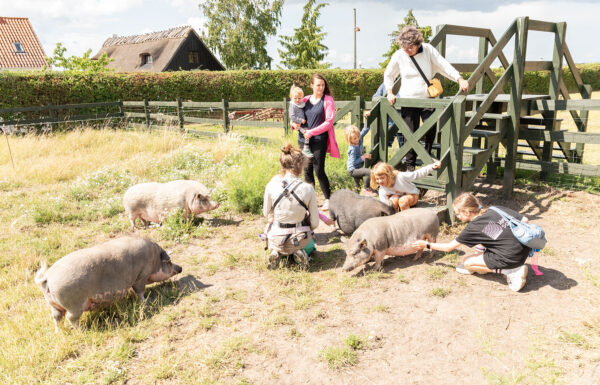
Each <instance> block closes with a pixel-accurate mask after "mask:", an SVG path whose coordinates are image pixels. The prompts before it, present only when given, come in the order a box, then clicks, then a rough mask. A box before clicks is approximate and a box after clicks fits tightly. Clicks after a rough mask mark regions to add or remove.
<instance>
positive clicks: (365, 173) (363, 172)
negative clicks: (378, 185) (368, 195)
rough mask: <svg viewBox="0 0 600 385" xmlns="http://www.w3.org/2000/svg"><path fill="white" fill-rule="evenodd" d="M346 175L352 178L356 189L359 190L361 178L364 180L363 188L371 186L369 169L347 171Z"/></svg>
mask: <svg viewBox="0 0 600 385" xmlns="http://www.w3.org/2000/svg"><path fill="white" fill-rule="evenodd" d="M348 174H350V176H351V177H352V178H354V184H355V185H356V188H360V178H362V177H364V178H365V187H364V188H368V187H370V186H371V169H368V168H365V167H363V168H355V169H354V170H352V171H348Z"/></svg>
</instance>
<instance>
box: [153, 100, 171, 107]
mask: <svg viewBox="0 0 600 385" xmlns="http://www.w3.org/2000/svg"><path fill="white" fill-rule="evenodd" d="M148 105H149V106H150V107H177V102H163V101H148Z"/></svg>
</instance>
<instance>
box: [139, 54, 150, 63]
mask: <svg viewBox="0 0 600 385" xmlns="http://www.w3.org/2000/svg"><path fill="white" fill-rule="evenodd" d="M140 56H141V57H142V65H144V64H152V55H150V54H149V53H143V54H141V55H140Z"/></svg>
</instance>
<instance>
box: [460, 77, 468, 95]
mask: <svg viewBox="0 0 600 385" xmlns="http://www.w3.org/2000/svg"><path fill="white" fill-rule="evenodd" d="M458 87H459V88H460V90H461V91H464V92H469V82H468V81H467V80H465V79H463V78H460V79H458Z"/></svg>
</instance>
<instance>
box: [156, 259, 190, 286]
mask: <svg viewBox="0 0 600 385" xmlns="http://www.w3.org/2000/svg"><path fill="white" fill-rule="evenodd" d="M182 271H183V269H182V268H181V266H179V265H175V264H174V263H171V261H170V260H169V261H163V262H162V263H161V266H160V270H158V271H157V272H156V273H153V274H150V276H149V277H148V283H153V282H162V281H166V280H167V279H169V278H171V277H172V276H174V275H176V274H179V273H181V272H182Z"/></svg>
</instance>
